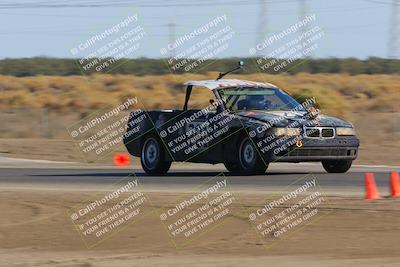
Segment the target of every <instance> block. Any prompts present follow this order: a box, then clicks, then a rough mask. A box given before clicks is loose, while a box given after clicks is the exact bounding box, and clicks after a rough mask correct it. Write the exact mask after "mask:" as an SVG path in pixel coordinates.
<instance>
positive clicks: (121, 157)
mask: <svg viewBox="0 0 400 267" xmlns="http://www.w3.org/2000/svg"><path fill="white" fill-rule="evenodd" d="M129 163H130V158H129V155H128V154H125V153H119V154H114V165H115V166H127V165H129Z"/></svg>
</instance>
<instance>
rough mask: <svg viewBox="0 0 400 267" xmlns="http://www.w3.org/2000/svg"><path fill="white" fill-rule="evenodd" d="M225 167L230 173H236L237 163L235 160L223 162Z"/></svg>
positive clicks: (237, 170) (237, 169)
mask: <svg viewBox="0 0 400 267" xmlns="http://www.w3.org/2000/svg"><path fill="white" fill-rule="evenodd" d="M224 165H225V168H226V169H227V170H228V171H229V172H231V173H238V172H239V163H236V162H225V163H224Z"/></svg>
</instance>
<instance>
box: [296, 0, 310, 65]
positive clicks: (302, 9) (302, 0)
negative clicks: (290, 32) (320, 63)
mask: <svg viewBox="0 0 400 267" xmlns="http://www.w3.org/2000/svg"><path fill="white" fill-rule="evenodd" d="M299 4H300V6H299V21H302V20H303V19H305V18H306V17H307V15H308V14H309V12H308V3H307V0H299ZM309 30H310V27H309V24H308V23H307V24H306V25H304V26H302V27H301V28H300V31H299V36H302V35H303V34H305V33H306V32H308V31H309ZM303 48H305V47H303ZM306 57H307V58H309V57H311V55H307V56H306Z"/></svg>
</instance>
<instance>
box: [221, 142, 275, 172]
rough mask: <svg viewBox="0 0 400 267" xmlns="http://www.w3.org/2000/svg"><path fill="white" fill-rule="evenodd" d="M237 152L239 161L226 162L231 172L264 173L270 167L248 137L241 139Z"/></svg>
mask: <svg viewBox="0 0 400 267" xmlns="http://www.w3.org/2000/svg"><path fill="white" fill-rule="evenodd" d="M235 154H236V158H237V162H226V163H224V165H225V167H226V168H227V169H228V171H229V172H231V173H235V174H244V175H252V174H263V173H265V171H266V170H267V168H268V165H265V164H264V162H263V161H262V159H261V158H260V155H259V154H258V152H257V150H256V148H255V147H254V144H253V143H252V141H251V140H250V138H248V137H244V138H242V139H241V141H240V143H239V146H238V147H237V149H236V151H235Z"/></svg>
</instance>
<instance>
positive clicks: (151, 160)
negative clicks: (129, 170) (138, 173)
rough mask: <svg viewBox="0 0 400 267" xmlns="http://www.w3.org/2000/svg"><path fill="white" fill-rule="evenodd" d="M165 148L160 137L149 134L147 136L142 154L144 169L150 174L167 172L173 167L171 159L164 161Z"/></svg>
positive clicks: (141, 159)
mask: <svg viewBox="0 0 400 267" xmlns="http://www.w3.org/2000/svg"><path fill="white" fill-rule="evenodd" d="M164 153H165V151H164V149H163V146H162V143H161V141H160V139H159V138H157V137H155V136H153V135H149V136H147V137H146V138H145V140H144V142H143V144H142V149H141V156H140V163H141V164H142V168H143V170H144V171H145V172H146V173H147V174H150V175H154V174H156V175H163V174H166V173H167V172H168V170H169V168H170V167H171V163H172V162H171V161H164V160H163V159H164Z"/></svg>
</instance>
